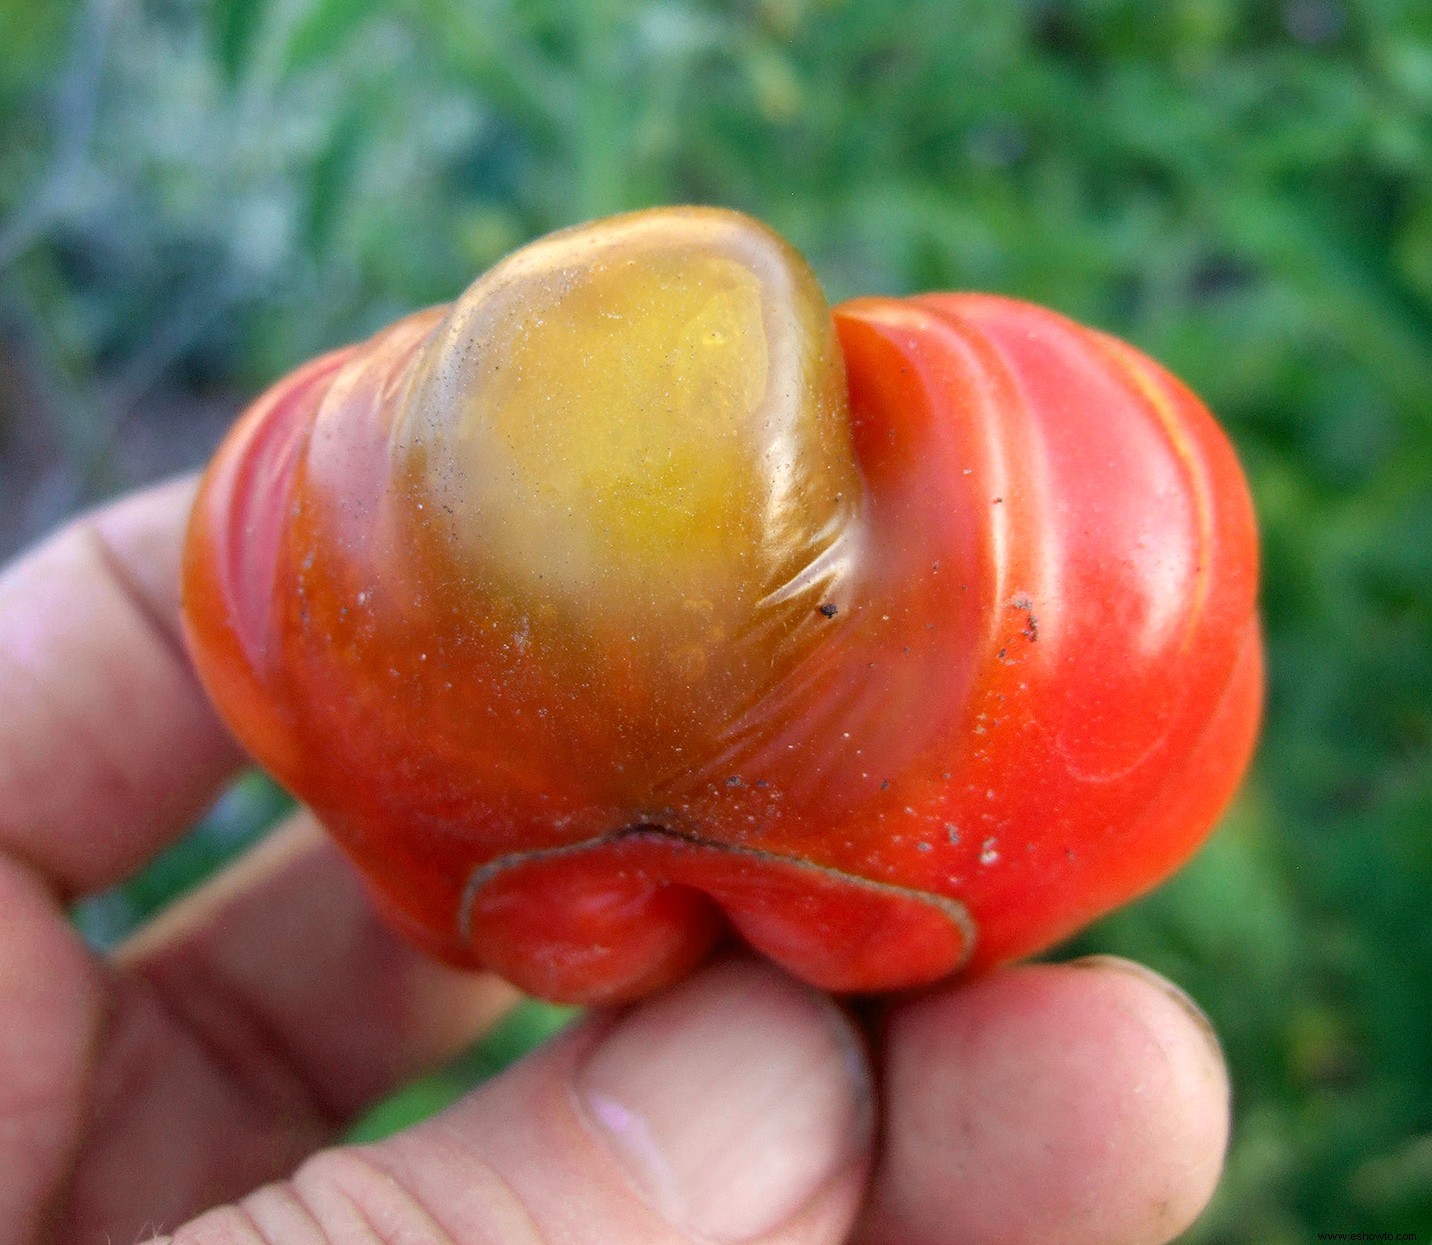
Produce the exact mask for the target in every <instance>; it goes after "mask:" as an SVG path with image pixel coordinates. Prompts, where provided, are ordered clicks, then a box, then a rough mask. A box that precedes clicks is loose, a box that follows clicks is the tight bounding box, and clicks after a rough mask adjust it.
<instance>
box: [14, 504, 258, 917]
mask: <svg viewBox="0 0 1432 1245" xmlns="http://www.w3.org/2000/svg"><path fill="white" fill-rule="evenodd" d="M193 491H194V482H193V481H192V480H180V481H176V482H174V483H171V484H167V485H161V486H160V487H158V488H155V489H151V490H149V491H148V492H144V493H139V494H136V495H134V496H132V497H129V498H126V499H125V500H123V501H120V502H117V503H115V504H114V505H112V506H109V507H108V508H106V509H104V510H100V511H97V512H95V513H94V514H92V515H88V516H85V517H83V518H81V519H77V520H75V521H74V522H72V523H71V524H69V525H68V526H67V527H65V528H64V529H63V530H62V531H60V532H59V533H58V534H57V535H55V536H54V537H52V538H51V539H50V540H49V541H47V542H46V543H45V544H43V545H41V546H40V547H39V548H38V549H36V550H35V551H34V552H33V553H31V554H30V555H29V556H27V557H25V558H23V559H21V560H20V561H19V562H17V563H15V564H14V565H13V566H12V567H10V568H9V569H8V570H6V571H5V572H4V573H3V575H0V687H4V688H5V696H6V701H5V713H4V715H3V718H0V851H8V852H10V853H11V854H13V855H15V856H17V857H19V858H21V859H23V860H25V861H26V862H27V863H29V864H30V865H31V866H32V867H33V868H35V869H36V870H37V872H39V873H40V874H41V875H42V876H44V877H46V878H47V879H49V880H50V882H51V884H52V885H54V886H56V887H57V888H58V889H59V890H60V891H61V892H62V893H65V894H76V893H82V892H86V891H91V890H95V889H97V888H100V887H103V886H106V885H109V884H111V883H113V882H116V881H118V880H120V879H121V878H123V877H125V876H126V875H128V874H129V873H131V872H132V871H134V870H135V869H136V868H138V867H139V866H140V865H141V864H143V863H144V861H146V860H147V859H149V857H151V856H152V855H153V854H154V853H155V852H156V851H157V850H158V849H159V848H160V847H161V846H163V845H164V844H165V843H167V842H168V841H170V840H171V839H172V838H174V837H175V836H176V835H177V834H179V833H180V832H181V831H182V830H183V829H185V828H186V827H187V826H188V825H189V824H190V823H191V822H192V821H193V820H194V818H195V817H196V816H197V815H198V814H199V813H200V812H201V811H202V810H203V808H204V807H205V806H206V805H207V804H208V803H209V802H210V801H211V800H212V799H213V798H214V795H215V794H216V792H217V791H218V789H219V787H220V786H221V784H222V783H223V781H224V779H225V778H226V777H227V776H228V775H229V774H230V773H231V772H232V771H233V769H234V768H235V766H237V764H238V763H239V761H240V753H239V750H238V747H237V745H236V744H235V743H234V742H233V740H232V739H231V738H230V736H229V735H228V733H227V732H226V731H225V730H224V728H223V727H222V726H221V725H220V724H219V722H218V720H217V718H216V717H215V716H214V713H213V711H212V710H211V709H210V708H209V704H208V701H207V699H206V698H205V696H204V693H203V691H202V690H201V689H200V687H199V685H198V683H197V682H196V680H195V678H194V675H193V672H192V669H191V667H190V665H189V661H188V659H187V657H186V656H185V654H184V648H183V643H182V640H181V637H180V628H179V551H180V545H181V543H182V539H183V531H184V524H185V522H186V519H187V517H188V513H189V505H190V502H191V500H192V497H193Z"/></svg>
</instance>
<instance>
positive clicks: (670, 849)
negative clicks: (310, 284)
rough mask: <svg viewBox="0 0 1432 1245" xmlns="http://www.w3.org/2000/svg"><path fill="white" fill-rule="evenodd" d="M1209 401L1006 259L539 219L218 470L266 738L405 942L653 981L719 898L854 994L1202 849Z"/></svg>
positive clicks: (748, 230)
mask: <svg viewBox="0 0 1432 1245" xmlns="http://www.w3.org/2000/svg"><path fill="white" fill-rule="evenodd" d="M1255 580H1256V538H1255V531H1254V524H1253V515H1252V510H1251V507H1250V504H1249V499H1248V494H1247V490H1246V488H1245V485H1244V481H1243V478H1242V475H1241V474H1240V471H1239V468H1238V464H1237V462H1236V460H1235V458H1234V455H1233V453H1232V451H1231V449H1230V447H1229V445H1228V442H1227V441H1226V440H1225V438H1224V436H1223V434H1222V433H1221V432H1220V431H1219V429H1218V428H1217V426H1216V425H1215V424H1214V422H1213V420H1212V419H1211V418H1210V416H1209V415H1208V413H1207V412H1206V411H1205V409H1204V408H1203V407H1202V406H1201V405H1200V404H1199V402H1198V401H1197V399H1195V398H1194V397H1193V396H1192V395H1191V394H1190V393H1189V392H1188V390H1186V389H1185V388H1184V387H1183V386H1182V385H1180V384H1179V383H1178V382H1177V381H1176V380H1174V379H1173V378H1171V377H1170V376H1169V375H1168V374H1167V373H1166V372H1164V371H1163V370H1162V369H1161V368H1159V367H1158V365H1156V364H1155V363H1153V362H1151V361H1150V360H1149V359H1147V358H1145V357H1144V356H1143V355H1141V354H1139V353H1138V352H1137V351H1135V350H1134V349H1132V348H1131V347H1129V346H1127V345H1124V344H1123V343H1121V342H1119V341H1116V340H1115V339H1113V338H1110V337H1107V336H1105V335H1104V334H1102V333H1098V332H1094V331H1092V330H1090V329H1086V328H1082V327H1080V326H1078V325H1076V324H1073V323H1071V322H1070V321H1068V320H1066V319H1064V318H1062V317H1061V316H1058V315H1056V314H1054V313H1053V312H1050V311H1045V310H1042V309H1040V308H1038V307H1034V306H1030V305H1027V304H1024V303H1019V302H1014V301H1011V300H1009V299H1005V298H996V297H990V296H983V295H954V294H935V295H928V296H924V297H917V298H908V299H892V298H868V299H859V300H857V301H855V302H851V303H847V304H845V305H843V306H841V307H838V308H837V309H836V310H835V312H834V315H833V316H832V314H831V312H830V311H829V310H828V309H827V307H826V305H825V302H824V300H823V298H822V296H821V293H820V290H819V288H818V286H817V285H816V282H815V279H814V277H813V276H812V274H811V272H810V270H809V269H808V268H807V267H806V265H805V263H804V262H803V261H802V260H801V259H800V257H799V256H798V255H796V254H795V252H794V251H792V250H791V248H790V247H789V246H787V245H786V244H785V243H784V242H782V241H781V240H780V239H779V238H777V237H776V236H775V235H774V234H772V233H771V232H770V231H769V230H767V229H766V228H764V227H763V226H761V225H759V224H757V223H755V222H754V221H752V220H750V219H748V218H746V217H743V216H740V215H737V214H735V213H731V212H726V211H718V210H712V209H696V208H684V209H670V210H658V211H651V212H643V213H636V214H633V215H629V216H622V217H617V218H615V219H613V220H608V221H602V222H598V223H596V224H593V225H588V226H583V227H581V228H577V229H573V230H568V231H566V232H563V233H558V234H554V235H552V236H551V237H548V238H544V239H542V240H540V241H538V242H536V243H534V244H533V245H531V246H529V247H527V248H526V249H525V250H523V251H520V252H518V253H517V254H516V255H514V256H512V257H511V258H509V259H508V260H506V261H504V262H503V263H501V264H499V265H498V266H497V267H496V268H495V269H493V271H492V272H490V273H488V274H487V275H486V276H484V277H483V278H481V279H480V280H479V281H477V283H476V284H474V285H473V286H472V287H471V288H470V289H469V290H468V291H467V292H466V293H465V294H464V295H463V296H462V297H461V298H460V299H459V300H458V301H457V302H456V303H454V304H453V305H452V306H451V307H446V308H436V309H434V310H430V311H424V312H420V313H418V314H417V315H414V316H410V317H409V318H407V319H405V320H403V321H400V322H399V323H398V324H396V325H394V326H393V327H391V328H389V329H387V330H385V331H384V332H382V333H379V334H378V335H377V336H376V337H374V338H373V339H372V340H371V341H369V342H366V343H364V344H362V345H360V346H355V347H350V348H348V349H345V350H340V351H338V352H336V353H334V354H330V355H327V356H325V357H323V358H321V359H318V360H316V361H315V362H313V363H310V364H309V365H308V366H306V367H304V368H301V369H300V370H299V371H297V372H296V373H294V374H293V375H291V376H290V377H288V378H287V379H285V380H283V381H282V382H280V383H279V384H278V385H277V386H275V387H274V388H273V389H272V390H270V391H269V393H267V394H266V395H265V396H264V397H262V398H261V399H260V400H259V401H258V402H257V403H256V404H255V405H254V407H253V408H252V409H251V410H250V411H249V412H248V413H247V414H246V415H245V416H244V418H243V419H242V421H241V422H240V423H239V425H238V426H237V427H236V428H235V430H234V432H233V433H232V435H231V436H230V437H229V439H228V440H227V442H226V443H225V444H224V446H223V447H222V449H221V450H220V451H219V453H218V455H217V457H216V458H215V460H214V462H213V464H212V465H211V466H210V468H209V470H208V473H207V475H206V477H205V480H204V484H203V488H202V490H201V493H200V495H199V499H198V502H197V504H196V507H195V510H194V515H193V520H192V525H191V528H190V533H189V539H188V545H187V550H186V557H185V566H184V605H185V612H186V620H187V627H188V634H189V639H190V643H191V646H192V649H193V653H194V657H195V660H196V662H197V665H198V668H199V671H200V674H201V675H202V677H203V679H204V682H205V683H206V685H207V686H208V688H209V690H210V692H211V693H212V695H213V697H214V699H215V701H216V702H217V704H218V705H219V707H220V709H221V710H222V712H223V714H224V716H225V717H226V718H227V719H228V721H229V722H230V724H231V725H232V726H233V728H234V730H235V731H236V732H237V734H238V736H239V738H240V739H241V740H242V741H243V742H244V743H245V744H246V745H247V746H248V747H249V748H250V749H251V750H252V752H253V754H254V755H255V756H256V757H257V758H258V759H259V761H260V762H262V763H263V764H264V765H265V766H267V767H268V768H269V769H270V770H271V771H272V773H273V774H274V775H275V776H276V777H277V778H278V780H279V781H280V782H282V783H283V784H285V785H286V786H287V787H289V788H290V789H291V790H293V791H294V792H295V793H296V794H297V795H298V796H300V797H301V798H302V799H303V800H305V801H306V802H307V803H308V804H310V805H311V806H312V807H313V808H314V809H315V810H316V812H317V814H318V816H319V817H320V818H321V819H322V821H323V822H324V824H325V825H326V826H327V827H328V829H329V830H330V831H331V832H332V834H333V835H334V836H335V837H336V838H337V840H338V841H339V842H340V843H341V844H342V845H343V847H344V848H345V849H346V850H347V852H348V853H349V855H350V856H351V857H352V858H353V859H354V860H355V861H356V862H357V864H358V866H359V868H360V869H361V870H362V872H363V874H364V875H365V877H366V878H367V881H368V883H369V885H370V886H371V888H372V891H373V893H374V895H375V897H376V899H377V901H378V902H379V904H380V905H381V907H382V908H383V909H384V911H386V913H387V914H388V915H389V916H390V917H391V918H392V920H393V921H394V922H396V924H397V925H398V926H399V927H400V928H401V929H402V930H403V931H405V932H406V933H407V934H409V935H410V936H412V937H413V938H415V939H416V940H417V941H419V942H420V943H421V944H423V945H424V946H426V947H428V948H429V949H430V950H432V951H433V952H435V953H437V954H438V955H441V956H443V957H445V958H446V959H448V960H450V961H454V962H456V963H459V964H470V965H488V966H491V967H492V968H495V969H496V970H497V971H499V972H500V973H502V974H504V975H505V976H507V977H509V978H510V979H511V980H512V981H514V982H516V983H517V984H518V985H520V986H522V987H523V988H525V989H527V990H529V991H531V992H533V993H535V994H538V995H543V996H545V997H548V998H553V999H561V1000H570V1001H596V1000H603V1001H606V1000H613V999H619V998H629V997H632V996H634V995H637V994H639V993H641V992H643V991H645V990H649V989H651V988H654V987H656V986H658V985H660V984H662V983H663V982H666V981H668V980H670V979H672V978H673V977H675V976H676V975H678V974H680V973H681V972H683V971H685V970H686V969H688V968H689V967H691V966H692V965H693V964H695V963H696V962H697V961H698V960H700V959H701V957H702V956H703V955H704V954H705V953H706V952H707V950H708V949H709V948H710V947H711V945H712V943H713V941H714V940H715V939H717V938H718V937H719V936H720V935H721V934H722V933H723V931H725V930H727V929H734V930H735V931H736V933H738V934H739V935H740V936H741V937H742V938H743V939H745V940H746V941H747V942H748V943H750V944H751V945H753V946H754V947H756V948H758V949H759V950H760V951H762V952H764V953H766V954H767V955H769V956H771V957H772V958H774V959H775V960H777V961H779V962H780V963H781V964H783V965H785V966H786V967H787V968H789V969H790V970H791V971H792V972H794V973H797V974H799V975H800V976H802V977H804V978H806V979H807V980H809V981H811V982H813V983H815V984H817V985H819V986H823V987H826V988H829V989H834V990H842V991H871V990H886V989H893V988H898V987H904V986H911V985H916V984H919V983H923V982H928V981H932V980H935V979H937V978H940V977H943V976H945V975H947V974H950V973H953V972H956V971H958V970H962V969H963V970H966V971H971V970H979V969H984V968H988V967H989V966H991V965H993V964H996V963H999V962H1001V961H1004V960H1008V959H1010V958H1012V957H1016V956H1021V955H1025V954H1028V953H1030V952H1033V951H1035V950H1038V949H1039V948H1041V947H1044V946H1046V945H1048V944H1049V943H1050V942H1051V941H1053V940H1055V939H1058V938H1060V937H1062V936H1063V935H1065V934H1068V933H1070V932H1071V931H1073V930H1074V929H1075V928H1077V927H1078V926H1079V925H1081V924H1082V923H1084V922H1086V921H1088V920H1089V919H1090V918H1092V917H1094V916H1096V915H1098V914H1099V913H1101V912H1104V911H1106V910H1107V909H1109V908H1110V907H1112V906H1114V905H1116V904H1118V903H1120V902H1121V901H1123V900H1126V899H1128V898H1129V897H1131V896H1132V895H1134V894H1136V893H1138V892H1140V891H1142V890H1144V889H1146V888H1147V887H1149V886H1150V885H1152V884H1153V883H1154V882H1155V881H1156V880H1158V879H1160V878H1162V877H1163V876H1165V875H1166V874H1167V873H1168V872H1169V871H1170V870H1172V869H1173V868H1174V867H1175V866H1177V865H1178V864H1179V863H1180V862H1181V861H1183V860H1184V859H1185V858H1186V857H1187V856H1188V855H1189V854H1190V852H1192V850H1193V849H1194V848H1195V846H1196V845H1197V844H1198V843H1199V842H1200V841H1201V840H1202V838H1203V837H1204V836H1205V835H1206V834H1207V833H1208V831H1209V829H1210V827H1211V826H1212V824H1213V822H1214V820H1215V819H1216V817H1217V816H1218V814H1219V813H1220V811H1221V810H1222V809H1223V807H1224V805H1225V804H1226V802H1227V801H1228V799H1229V798H1230V796H1231V794H1232V793H1233V790H1234V788H1235V786H1236V784H1237V782H1238V780H1239V778H1240V776H1241V774H1242V772H1243V770H1244V768H1245V766H1246V764H1247V762H1248V758H1249V754H1250V752H1251V749H1252V746H1253V740H1254V735H1255V731H1256V725H1257V718H1258V712H1259V702H1260V695H1261V669H1260V662H1261V657H1260V653H1261V649H1260V641H1259V632H1258V624H1257V620H1256V615H1255V590H1256V582H1255Z"/></svg>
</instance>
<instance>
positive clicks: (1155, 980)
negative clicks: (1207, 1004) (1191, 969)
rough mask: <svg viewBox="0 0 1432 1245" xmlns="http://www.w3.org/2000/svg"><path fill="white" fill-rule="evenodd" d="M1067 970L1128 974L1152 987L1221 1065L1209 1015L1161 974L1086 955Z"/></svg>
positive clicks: (1114, 957)
mask: <svg viewBox="0 0 1432 1245" xmlns="http://www.w3.org/2000/svg"><path fill="white" fill-rule="evenodd" d="M1069 967H1070V968H1107V969H1112V970H1113V971H1115V972H1120V973H1128V974H1130V975H1131V976H1133V977H1138V978H1139V979H1140V980H1142V981H1146V982H1148V984H1149V985H1151V986H1156V987H1157V988H1158V989H1159V990H1160V991H1162V993H1163V994H1165V995H1167V996H1168V997H1169V998H1170V999H1172V1000H1173V1001H1174V1002H1175V1003H1177V1004H1178V1005H1179V1006H1180V1007H1181V1008H1183V1010H1184V1011H1185V1012H1187V1013H1188V1017H1189V1019H1190V1020H1192V1021H1193V1023H1194V1026H1195V1027H1196V1028H1197V1029H1198V1031H1199V1032H1200V1033H1201V1034H1203V1036H1204V1038H1206V1039H1207V1041H1208V1044H1209V1046H1211V1047H1212V1048H1213V1053H1214V1055H1216V1056H1217V1057H1218V1060H1219V1062H1220V1063H1221V1062H1222V1061H1223V1043H1222V1042H1220V1041H1219V1039H1218V1030H1217V1029H1215V1028H1214V1027H1213V1021H1211V1020H1210V1019H1209V1018H1208V1013H1207V1012H1205V1011H1204V1010H1203V1008H1201V1007H1200V1006H1199V1005H1198V1004H1197V1003H1195V1002H1194V1001H1193V998H1192V996H1191V995H1189V994H1187V993H1186V992H1185V991H1184V990H1183V988H1182V987H1180V986H1176V985H1175V984H1174V983H1173V982H1171V981H1170V980H1169V979H1168V978H1167V977H1165V976H1164V975H1163V974H1162V973H1156V972H1154V970H1153V969H1151V968H1149V967H1147V966H1146V965H1143V964H1140V963H1139V962H1138V961H1137V960H1126V959H1124V957H1123V956H1121V955H1086V956H1083V957H1081V958H1080V959H1077V960H1070V961H1069Z"/></svg>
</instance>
